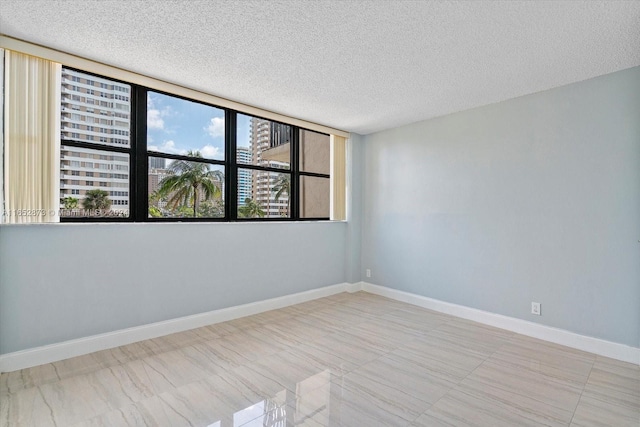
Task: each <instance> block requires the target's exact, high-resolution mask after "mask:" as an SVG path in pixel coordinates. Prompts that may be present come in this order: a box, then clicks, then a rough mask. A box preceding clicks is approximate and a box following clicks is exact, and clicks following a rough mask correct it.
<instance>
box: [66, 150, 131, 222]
mask: <svg viewBox="0 0 640 427" xmlns="http://www.w3.org/2000/svg"><path fill="white" fill-rule="evenodd" d="M60 215H61V216H63V217H128V216H129V154H126V153H114V152H111V151H102V150H92V149H90V148H80V147H69V146H65V145H63V146H62V147H61V151H60Z"/></svg>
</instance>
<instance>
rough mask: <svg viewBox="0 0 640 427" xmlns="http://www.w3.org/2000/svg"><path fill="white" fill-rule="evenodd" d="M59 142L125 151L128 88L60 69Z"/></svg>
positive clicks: (129, 104)
mask: <svg viewBox="0 0 640 427" xmlns="http://www.w3.org/2000/svg"><path fill="white" fill-rule="evenodd" d="M61 101H62V102H61V111H60V117H61V128H60V131H61V137H62V140H63V141H64V140H73V141H77V142H91V143H95V144H104V145H111V146H117V147H129V146H130V145H131V144H130V135H129V132H130V130H131V86H129V85H127V84H124V83H119V82H115V81H112V80H108V79H105V78H102V77H96V76H92V75H89V74H85V73H82V72H79V71H74V70H70V69H68V68H63V69H62V85H61Z"/></svg>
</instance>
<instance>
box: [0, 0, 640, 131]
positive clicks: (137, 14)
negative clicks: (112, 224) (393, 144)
mask: <svg viewBox="0 0 640 427" xmlns="http://www.w3.org/2000/svg"><path fill="white" fill-rule="evenodd" d="M0 32H1V33H3V34H6V35H9V36H13V37H15V38H19V39H23V40H27V41H31V42H34V43H38V44H42V45H45V46H49V47H53V48H56V49H59V50H63V51H66V52H69V53H73V54H77V55H80V56H83V57H86V58H89V59H94V60H98V61H100V62H104V63H107V64H111V65H115V66H119V67H122V68H125V69H129V70H132V71H136V72H139V73H142V74H146V75H149V76H152V77H156V78H159V79H162V80H166V81H169V82H173V83H178V84H181V85H184V86H188V87H192V88H194V89H198V90H202V91H205V92H209V93H211V94H214V95H217V96H221V97H224V98H228V99H231V100H235V101H239V102H243V103H247V104H251V105H255V106H257V107H261V108H265V109H269V110H272V111H275V112H278V113H283V114H286V115H290V116H294V117H298V118H301V119H305V120H309V121H313V122H316V123H320V124H324V125H329V126H332V127H336V128H340V129H344V130H347V131H352V132H357V133H361V134H367V133H370V132H374V131H378V130H382V129H387V128H391V127H394V126H398V125H402V124H406V123H411V122H415V121H419V120H422V119H426V118H430V117H435V116H441V115H444V114H448V113H452V112H455V111H460V110H465V109H468V108H473V107H477V106H480V105H486V104H490V103H494V102H498V101H502V100H505V99H509V98H513V97H516V96H520V95H525V94H529V93H533V92H538V91H541V90H545V89H549V88H552V87H557V86H561V85H564V84H568V83H572V82H576V81H580V80H585V79H588V78H591V77H594V76H598V75H602V74H606V73H610V72H613V71H617V70H621V69H625V68H629V67H633V66H637V65H640V2H639V1H632V2H612V1H609V2H598V1H587V2H528V1H526V2H520V1H509V2H402V1H373V2H367V1H349V2H338V1H314V2H302V1H293V2H289V1H270V2H267V1H228V2H227V1H170V0H159V1H134V0H129V1H124V0H123V1H88V0H85V1H51V0H50V1H26V0H3V1H2V2H1V4H0Z"/></svg>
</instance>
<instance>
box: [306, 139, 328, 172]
mask: <svg viewBox="0 0 640 427" xmlns="http://www.w3.org/2000/svg"><path fill="white" fill-rule="evenodd" d="M299 144H300V145H299V147H300V170H301V171H303V172H314V173H324V174H327V175H328V174H329V173H330V172H329V152H330V145H329V135H323V134H321V133H318V132H313V131H310V130H306V129H300V142H299Z"/></svg>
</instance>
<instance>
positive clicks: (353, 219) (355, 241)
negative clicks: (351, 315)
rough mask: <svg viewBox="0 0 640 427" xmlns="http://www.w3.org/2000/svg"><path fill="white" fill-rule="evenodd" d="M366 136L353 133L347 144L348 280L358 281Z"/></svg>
mask: <svg viewBox="0 0 640 427" xmlns="http://www.w3.org/2000/svg"><path fill="white" fill-rule="evenodd" d="M363 143H364V137H363V136H362V135H358V134H355V133H352V134H351V138H350V139H349V143H348V144H347V164H348V171H347V200H348V201H349V202H348V204H347V221H348V223H347V271H346V277H347V282H349V283H357V282H359V281H360V280H361V277H360V270H361V266H360V261H361V258H362V256H361V252H360V249H361V246H360V243H361V241H362V171H363V169H362V168H363V160H364V159H363Z"/></svg>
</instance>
